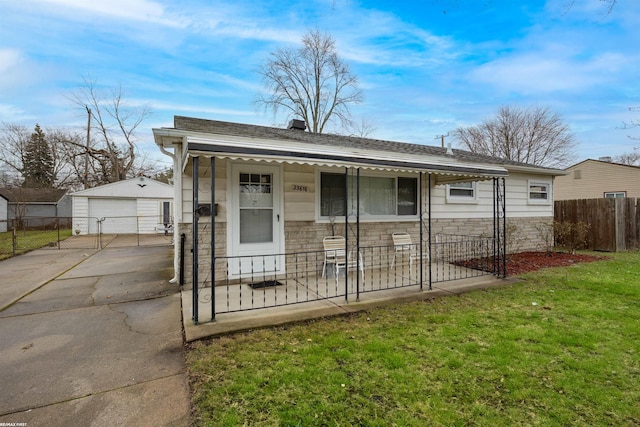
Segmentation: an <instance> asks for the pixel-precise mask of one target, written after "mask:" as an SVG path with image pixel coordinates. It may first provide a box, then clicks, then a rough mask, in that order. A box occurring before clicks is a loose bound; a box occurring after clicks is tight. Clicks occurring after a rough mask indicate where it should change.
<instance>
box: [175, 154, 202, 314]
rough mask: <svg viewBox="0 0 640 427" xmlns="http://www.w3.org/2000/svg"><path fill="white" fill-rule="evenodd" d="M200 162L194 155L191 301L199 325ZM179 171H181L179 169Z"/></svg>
mask: <svg viewBox="0 0 640 427" xmlns="http://www.w3.org/2000/svg"><path fill="white" fill-rule="evenodd" d="M198 162H199V157H197V156H196V157H194V158H193V206H192V209H191V212H192V214H193V221H192V222H193V226H192V227H193V233H192V234H193V241H192V249H191V252H192V253H193V257H192V266H193V271H192V273H191V277H192V279H191V280H192V281H193V284H192V292H193V293H192V295H191V303H192V305H193V309H192V311H193V313H192V319H193V322H194V323H195V324H196V325H197V324H198V219H199V218H198V217H199V215H198V185H199V182H198V173H199V172H198ZM178 173H179V171H178Z"/></svg>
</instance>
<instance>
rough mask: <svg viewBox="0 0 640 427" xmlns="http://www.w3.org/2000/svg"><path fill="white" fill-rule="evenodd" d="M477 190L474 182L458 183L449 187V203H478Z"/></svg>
mask: <svg viewBox="0 0 640 427" xmlns="http://www.w3.org/2000/svg"><path fill="white" fill-rule="evenodd" d="M477 199H478V197H477V188H476V183H475V181H474V182H457V183H455V184H448V185H447V202H449V203H465V202H466V203H472V202H476V201H477Z"/></svg>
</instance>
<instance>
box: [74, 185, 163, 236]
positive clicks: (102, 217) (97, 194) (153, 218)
mask: <svg viewBox="0 0 640 427" xmlns="http://www.w3.org/2000/svg"><path fill="white" fill-rule="evenodd" d="M71 199H72V205H73V208H72V211H73V232H74V233H75V234H80V235H83V234H97V233H103V234H150V233H157V232H164V231H167V230H170V229H171V230H172V227H173V215H172V210H173V208H172V205H173V187H172V186H171V185H168V184H165V183H163V182H158V181H155V180H153V179H150V178H146V177H143V176H140V177H136V178H131V179H127V180H123V181H118V182H112V183H110V184H105V185H101V186H98V187H94V188H88V189H86V190H80V191H76V192H75V193H72V194H71Z"/></svg>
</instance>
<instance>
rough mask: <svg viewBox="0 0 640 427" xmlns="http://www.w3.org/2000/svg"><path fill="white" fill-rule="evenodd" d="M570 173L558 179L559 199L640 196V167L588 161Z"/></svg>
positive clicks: (571, 168) (557, 196) (556, 197)
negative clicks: (612, 195)
mask: <svg viewBox="0 0 640 427" xmlns="http://www.w3.org/2000/svg"><path fill="white" fill-rule="evenodd" d="M566 171H567V172H569V174H568V175H565V176H558V177H556V179H555V200H572V199H598V198H603V197H604V194H605V193H609V192H611V193H613V192H625V193H626V197H640V167H637V166H627V165H622V164H618V163H610V162H605V161H601V160H585V161H583V162H580V163H578V164H576V165H573V166H571V167H569V168H567V169H566Z"/></svg>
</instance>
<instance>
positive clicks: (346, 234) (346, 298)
mask: <svg viewBox="0 0 640 427" xmlns="http://www.w3.org/2000/svg"><path fill="white" fill-rule="evenodd" d="M348 253H349V168H348V167H345V168H344V257H345V263H346V261H347V257H348ZM335 268H336V269H337V268H338V266H337V265H336V266H335ZM347 269H348V267H346V268H345V273H344V301H345V302H349V296H348V295H349V274H347V273H348V272H347ZM338 272H339V270H336V281H337V280H338Z"/></svg>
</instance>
